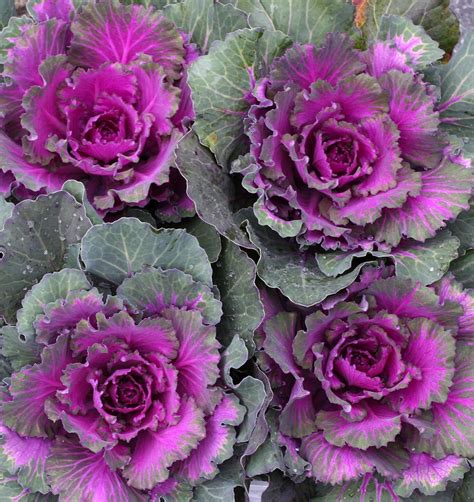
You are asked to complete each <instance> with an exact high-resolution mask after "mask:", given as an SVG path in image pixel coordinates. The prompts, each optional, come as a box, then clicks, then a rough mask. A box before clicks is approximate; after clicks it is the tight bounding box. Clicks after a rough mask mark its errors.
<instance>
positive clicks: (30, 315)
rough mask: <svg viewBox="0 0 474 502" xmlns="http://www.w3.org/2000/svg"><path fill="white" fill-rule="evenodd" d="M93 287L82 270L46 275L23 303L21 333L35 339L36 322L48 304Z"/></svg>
mask: <svg viewBox="0 0 474 502" xmlns="http://www.w3.org/2000/svg"><path fill="white" fill-rule="evenodd" d="M91 287H92V286H91V284H90V283H89V281H88V280H87V277H86V275H85V274H84V272H82V271H80V270H73V269H68V268H66V269H63V270H60V271H59V272H53V273H51V274H46V275H44V276H43V277H42V279H41V280H40V282H39V283H38V284H35V285H34V286H33V287H32V288H31V289H30V290H29V291H28V293H27V294H26V295H25V297H24V298H23V300H22V302H21V305H22V308H21V309H20V310H19V311H18V313H17V319H18V322H17V327H18V331H19V333H21V334H22V335H24V336H25V337H28V338H29V337H33V336H34V334H35V321H36V319H37V317H38V315H40V314H42V313H44V307H45V306H46V305H47V304H50V303H53V302H55V301H56V300H59V299H65V298H66V297H67V295H68V293H70V292H71V291H74V290H89V289H90V288H91Z"/></svg>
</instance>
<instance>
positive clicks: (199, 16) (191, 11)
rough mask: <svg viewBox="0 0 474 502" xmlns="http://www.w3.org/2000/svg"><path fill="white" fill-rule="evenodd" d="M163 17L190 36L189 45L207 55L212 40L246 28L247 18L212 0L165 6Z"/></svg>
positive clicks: (233, 9) (190, 0)
mask: <svg viewBox="0 0 474 502" xmlns="http://www.w3.org/2000/svg"><path fill="white" fill-rule="evenodd" d="M163 13H164V15H165V16H166V17H167V18H168V19H171V21H173V22H174V24H175V25H176V26H177V27H178V28H180V29H181V30H183V31H184V32H185V33H187V34H189V35H190V36H191V42H193V43H195V44H197V45H198V47H199V48H200V49H201V51H202V52H203V53H206V52H207V51H208V49H209V46H210V45H211V44H212V42H214V40H223V39H224V37H225V36H226V35H227V33H231V32H232V31H236V30H240V29H243V28H248V24H247V16H246V15H245V14H244V13H243V12H241V11H240V10H238V9H235V8H234V7H233V6H232V5H224V4H221V3H216V2H214V0H184V1H183V2H180V3H176V4H174V5H168V6H167V7H165V9H164V11H163Z"/></svg>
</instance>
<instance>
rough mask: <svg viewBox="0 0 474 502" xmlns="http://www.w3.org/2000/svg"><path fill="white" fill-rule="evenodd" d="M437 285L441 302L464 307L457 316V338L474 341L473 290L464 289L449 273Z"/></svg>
mask: <svg viewBox="0 0 474 502" xmlns="http://www.w3.org/2000/svg"><path fill="white" fill-rule="evenodd" d="M435 287H436V292H437V293H438V295H439V300H440V303H441V304H443V305H447V304H449V303H450V302H454V303H456V304H458V305H460V306H461V308H462V313H461V314H460V315H459V316H458V318H457V326H458V331H457V334H456V340H461V341H464V342H472V341H474V296H473V293H472V291H469V290H465V289H463V288H462V286H461V284H459V283H457V282H456V281H455V280H454V279H453V277H452V276H449V275H448V276H447V277H444V278H443V279H442V280H441V281H440V282H439V283H437V284H436V285H435Z"/></svg>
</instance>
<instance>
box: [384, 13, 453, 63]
mask: <svg viewBox="0 0 474 502" xmlns="http://www.w3.org/2000/svg"><path fill="white" fill-rule="evenodd" d="M378 38H379V39H380V40H386V41H388V42H391V44H392V46H393V47H395V48H396V49H397V51H399V52H401V53H402V54H403V55H404V56H405V57H406V58H407V61H408V63H410V64H412V65H413V67H415V68H418V69H419V68H423V67H425V66H428V65H430V64H431V63H434V62H435V61H437V60H438V59H441V58H442V57H443V54H444V53H443V51H442V50H441V49H440V48H439V46H438V43H437V42H435V41H434V40H432V39H431V38H430V37H429V36H428V35H427V34H426V32H425V30H424V29H423V27H422V26H417V25H415V24H414V23H413V22H412V21H411V20H410V19H406V18H403V17H400V16H383V17H382V22H381V24H380V31H379V34H378Z"/></svg>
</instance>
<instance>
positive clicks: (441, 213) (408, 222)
mask: <svg viewBox="0 0 474 502" xmlns="http://www.w3.org/2000/svg"><path fill="white" fill-rule="evenodd" d="M472 179H473V178H472V170H471V169H468V168H466V167H463V166H460V165H459V164H453V163H451V162H449V161H448V160H445V161H443V162H442V163H441V165H440V166H439V167H437V168H435V169H431V170H428V171H424V172H422V174H421V183H422V186H421V191H420V194H419V195H416V196H414V197H408V199H407V201H406V202H405V204H404V205H403V206H402V207H401V208H398V209H384V210H383V212H382V217H381V218H380V219H379V220H378V221H376V222H375V223H374V224H373V227H374V231H375V238H376V239H377V240H380V241H385V242H387V243H388V244H391V245H393V246H396V245H397V244H398V243H399V242H400V240H401V239H402V237H407V238H411V239H415V240H417V241H425V240H426V239H428V238H429V237H434V236H435V235H436V232H437V230H439V229H440V228H442V227H444V226H445V225H446V222H447V221H449V220H452V219H454V218H455V217H456V216H457V215H458V214H459V213H460V212H461V211H462V210H464V209H468V208H469V199H470V198H471V185H472Z"/></svg>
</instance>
